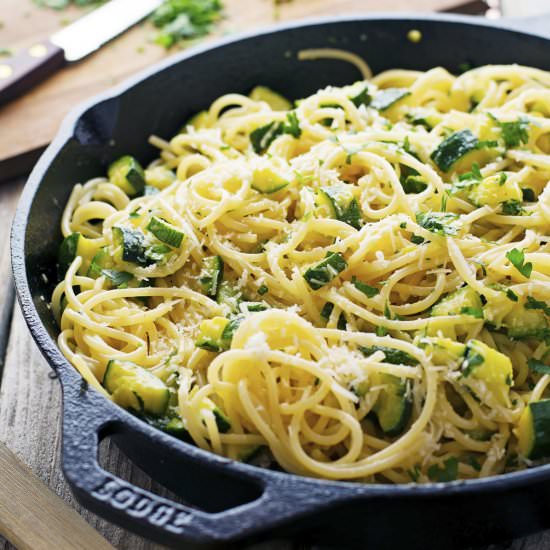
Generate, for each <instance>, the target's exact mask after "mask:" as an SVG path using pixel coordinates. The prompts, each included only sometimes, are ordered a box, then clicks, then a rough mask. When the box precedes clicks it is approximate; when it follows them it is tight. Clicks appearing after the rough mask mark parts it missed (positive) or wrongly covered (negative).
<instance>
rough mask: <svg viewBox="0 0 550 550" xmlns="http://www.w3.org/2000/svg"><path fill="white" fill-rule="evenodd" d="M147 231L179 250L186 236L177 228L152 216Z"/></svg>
mask: <svg viewBox="0 0 550 550" xmlns="http://www.w3.org/2000/svg"><path fill="white" fill-rule="evenodd" d="M147 229H148V230H149V231H151V233H152V234H153V235H154V236H155V237H156V238H157V239H158V240H159V241H161V242H163V243H166V244H167V245H169V246H172V247H174V248H179V247H180V246H181V242H182V241H183V238H184V237H185V235H184V234H183V232H181V231H180V230H179V229H178V228H177V227H175V226H174V225H172V224H171V223H168V222H167V221H166V220H163V219H162V218H159V217H157V216H152V217H151V221H150V222H149V224H148V225H147Z"/></svg>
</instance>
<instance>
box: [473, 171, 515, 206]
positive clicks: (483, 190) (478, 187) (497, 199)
mask: <svg viewBox="0 0 550 550" xmlns="http://www.w3.org/2000/svg"><path fill="white" fill-rule="evenodd" d="M501 182H502V179H501V176H500V174H495V175H493V176H489V177H488V178H484V179H483V180H482V181H480V182H479V183H477V184H475V185H473V186H472V187H471V188H470V189H469V191H468V199H469V200H470V201H471V202H472V203H473V204H475V205H476V206H485V205H488V206H493V207H495V206H498V205H499V204H502V203H504V202H507V203H510V201H513V202H515V203H520V204H521V202H522V201H523V193H522V191H521V188H520V186H519V184H518V183H515V182H509V181H505V182H504V183H501Z"/></svg>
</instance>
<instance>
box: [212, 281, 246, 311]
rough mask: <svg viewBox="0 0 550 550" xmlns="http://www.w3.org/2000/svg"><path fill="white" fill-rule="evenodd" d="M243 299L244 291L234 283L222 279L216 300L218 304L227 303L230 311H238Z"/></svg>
mask: <svg viewBox="0 0 550 550" xmlns="http://www.w3.org/2000/svg"><path fill="white" fill-rule="evenodd" d="M241 299H242V292H241V291H240V290H239V289H238V288H237V286H236V285H235V284H234V283H230V282H229V281H222V282H221V283H220V285H219V288H218V295H217V296H216V301H217V302H218V304H223V305H225V306H226V307H227V308H228V309H229V311H230V313H237V312H238V311H239V305H240V303H241Z"/></svg>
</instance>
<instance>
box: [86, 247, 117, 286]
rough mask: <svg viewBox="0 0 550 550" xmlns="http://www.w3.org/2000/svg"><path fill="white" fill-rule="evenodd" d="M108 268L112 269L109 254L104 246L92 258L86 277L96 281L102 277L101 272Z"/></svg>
mask: <svg viewBox="0 0 550 550" xmlns="http://www.w3.org/2000/svg"><path fill="white" fill-rule="evenodd" d="M109 267H112V261H111V255H110V254H109V250H108V248H107V247H106V246H103V247H102V248H100V249H99V250H98V251H97V252H96V254H95V256H94V257H93V259H92V262H91V263H90V267H89V268H88V273H87V274H86V275H87V276H88V277H93V278H94V279H97V278H98V277H100V276H101V275H102V271H103V270H104V269H107V268H109Z"/></svg>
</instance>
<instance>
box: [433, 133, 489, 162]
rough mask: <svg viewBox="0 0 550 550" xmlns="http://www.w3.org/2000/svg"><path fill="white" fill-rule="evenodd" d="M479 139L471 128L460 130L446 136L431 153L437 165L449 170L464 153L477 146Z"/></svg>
mask: <svg viewBox="0 0 550 550" xmlns="http://www.w3.org/2000/svg"><path fill="white" fill-rule="evenodd" d="M478 142H479V140H478V138H477V137H476V136H475V135H474V134H473V133H472V132H471V131H470V130H467V129H466V130H460V131H459V132H455V133H454V134H451V135H450V136H449V137H447V138H445V139H444V140H443V141H442V142H441V143H440V144H439V145H438V146H437V148H436V149H435V151H434V152H433V153H432V154H431V159H432V160H433V161H434V163H435V164H436V165H437V167H438V168H439V169H440V170H441V171H443V172H448V171H449V170H450V169H451V168H452V167H453V165H454V164H455V163H456V162H457V161H458V160H460V159H461V158H462V157H463V156H464V155H466V154H467V153H469V152H470V151H474V150H475V149H476V148H477V144H478Z"/></svg>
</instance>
